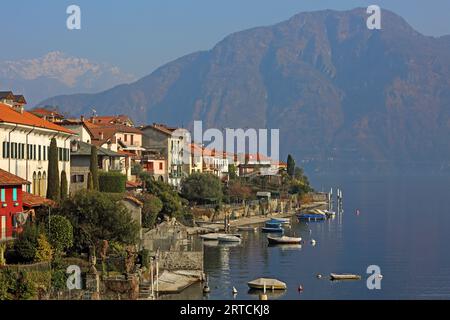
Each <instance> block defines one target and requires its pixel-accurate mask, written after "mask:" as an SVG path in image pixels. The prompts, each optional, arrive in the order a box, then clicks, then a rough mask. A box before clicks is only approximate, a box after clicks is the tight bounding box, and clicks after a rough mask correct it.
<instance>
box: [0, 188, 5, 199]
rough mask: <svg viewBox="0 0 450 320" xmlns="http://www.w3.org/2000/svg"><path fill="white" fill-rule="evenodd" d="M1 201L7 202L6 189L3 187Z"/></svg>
mask: <svg viewBox="0 0 450 320" xmlns="http://www.w3.org/2000/svg"><path fill="white" fill-rule="evenodd" d="M0 200H1V202H6V190H5V189H2V191H1V199H0Z"/></svg>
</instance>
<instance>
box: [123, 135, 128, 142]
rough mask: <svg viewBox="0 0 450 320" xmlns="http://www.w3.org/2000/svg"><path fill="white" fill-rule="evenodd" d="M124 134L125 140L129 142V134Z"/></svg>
mask: <svg viewBox="0 0 450 320" xmlns="http://www.w3.org/2000/svg"><path fill="white" fill-rule="evenodd" d="M123 136H124V140H125V142H127V141H128V135H126V134H124V135H123Z"/></svg>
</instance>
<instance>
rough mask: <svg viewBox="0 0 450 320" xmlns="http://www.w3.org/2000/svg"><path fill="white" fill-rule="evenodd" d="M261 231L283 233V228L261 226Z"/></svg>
mask: <svg viewBox="0 0 450 320" xmlns="http://www.w3.org/2000/svg"><path fill="white" fill-rule="evenodd" d="M261 231H262V232H267V233H283V232H284V229H283V228H268V227H262V228H261Z"/></svg>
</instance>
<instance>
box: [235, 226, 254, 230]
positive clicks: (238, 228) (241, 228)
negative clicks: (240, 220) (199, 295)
mask: <svg viewBox="0 0 450 320" xmlns="http://www.w3.org/2000/svg"><path fill="white" fill-rule="evenodd" d="M237 230H238V231H257V230H258V227H245V226H242V227H237Z"/></svg>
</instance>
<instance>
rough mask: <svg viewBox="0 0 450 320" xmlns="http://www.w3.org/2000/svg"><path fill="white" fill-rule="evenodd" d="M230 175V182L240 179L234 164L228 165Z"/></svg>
mask: <svg viewBox="0 0 450 320" xmlns="http://www.w3.org/2000/svg"><path fill="white" fill-rule="evenodd" d="M228 175H229V177H230V180H234V179H236V178H237V177H238V174H237V168H236V166H235V165H234V164H229V165H228Z"/></svg>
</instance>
